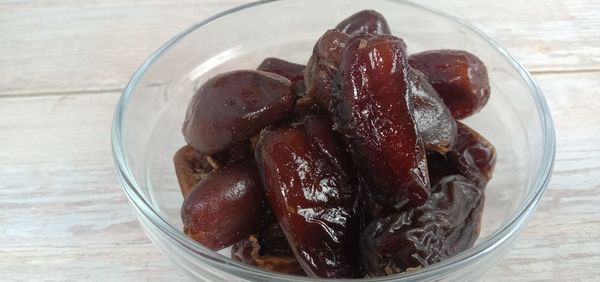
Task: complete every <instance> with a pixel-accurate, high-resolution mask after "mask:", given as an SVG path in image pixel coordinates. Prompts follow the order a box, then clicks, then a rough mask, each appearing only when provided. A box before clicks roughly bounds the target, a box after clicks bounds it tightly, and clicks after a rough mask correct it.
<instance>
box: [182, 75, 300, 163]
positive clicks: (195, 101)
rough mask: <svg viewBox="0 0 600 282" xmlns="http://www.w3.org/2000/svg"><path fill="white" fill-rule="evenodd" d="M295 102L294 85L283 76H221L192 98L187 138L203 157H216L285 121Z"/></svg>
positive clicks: (185, 126) (210, 81)
mask: <svg viewBox="0 0 600 282" xmlns="http://www.w3.org/2000/svg"><path fill="white" fill-rule="evenodd" d="M294 101H295V91H294V89H293V86H292V83H291V82H290V80H289V79H287V78H285V77H282V76H280V75H277V74H272V73H268V72H263V71H253V70H241V71H233V72H228V73H224V74H220V75H218V76H216V77H214V78H212V79H210V80H208V81H207V82H206V83H205V84H204V85H203V86H202V87H201V88H200V89H199V90H198V92H197V93H196V95H194V97H193V98H192V100H191V102H190V104H189V107H188V111H187V115H186V118H185V121H184V125H183V130H182V132H183V136H184V137H185V141H186V142H187V143H188V144H190V145H191V146H193V147H194V148H195V149H196V150H198V151H199V152H200V153H202V154H204V155H213V154H215V153H218V152H220V151H223V150H224V149H226V148H228V147H230V146H232V145H233V144H235V143H239V142H241V141H243V140H246V139H248V138H250V137H252V136H253V135H256V134H257V133H259V132H260V130H261V129H262V128H264V127H266V126H268V125H271V124H274V123H276V122H278V121H280V120H282V119H283V118H285V117H286V116H287V115H288V114H289V113H290V112H291V111H292V109H293V106H294Z"/></svg>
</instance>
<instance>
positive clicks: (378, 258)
mask: <svg viewBox="0 0 600 282" xmlns="http://www.w3.org/2000/svg"><path fill="white" fill-rule="evenodd" d="M482 205H483V190H482V189H480V188H478V187H477V186H476V185H474V184H473V183H472V182H470V181H469V180H468V179H466V178H464V177H463V176H460V175H452V176H448V177H445V178H443V179H442V180H441V181H440V182H439V183H438V184H437V185H435V186H434V187H433V189H432V194H431V197H430V198H429V200H428V201H427V202H426V203H425V204H424V205H423V206H421V207H419V208H416V209H411V210H407V211H404V212H400V213H394V214H391V215H388V216H386V217H384V218H381V219H378V220H376V221H374V222H372V223H371V224H369V225H368V226H367V227H366V228H365V230H364V231H363V233H362V235H361V245H360V246H361V253H362V256H363V259H364V265H365V268H366V270H367V273H368V274H369V275H371V276H382V275H391V274H394V273H400V272H404V271H406V270H407V269H410V268H417V267H422V266H428V265H430V264H433V263H436V262H439V261H441V260H442V259H445V258H447V257H450V256H453V255H456V254H458V253H459V252H461V251H464V250H465V249H467V248H469V247H471V246H472V245H473V243H474V242H475V240H476V239H477V236H478V235H479V228H478V226H479V221H480V220H481V208H482Z"/></svg>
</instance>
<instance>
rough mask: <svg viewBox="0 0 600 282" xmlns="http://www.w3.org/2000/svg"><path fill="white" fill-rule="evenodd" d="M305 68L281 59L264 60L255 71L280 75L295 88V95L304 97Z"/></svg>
mask: <svg viewBox="0 0 600 282" xmlns="http://www.w3.org/2000/svg"><path fill="white" fill-rule="evenodd" d="M305 69H306V66H303V65H299V64H294V63H290V62H288V61H284V60H282V59H277V58H266V59H265V60H264V61H263V62H262V63H261V64H260V65H259V66H258V68H256V70H259V71H266V72H270V73H274V74H278V75H281V76H283V77H285V78H287V79H289V80H290V81H291V82H292V84H293V85H294V87H295V90H296V95H298V96H304V94H305V93H306V86H305V85H304V70H305Z"/></svg>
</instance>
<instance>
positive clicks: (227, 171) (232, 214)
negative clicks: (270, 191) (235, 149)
mask: <svg viewBox="0 0 600 282" xmlns="http://www.w3.org/2000/svg"><path fill="white" fill-rule="evenodd" d="M181 218H182V221H183V225H184V230H185V232H186V234H187V235H188V236H190V237H192V238H193V239H194V240H196V241H198V242H200V243H202V244H203V245H205V246H207V247H208V248H211V249H213V250H220V249H222V248H225V247H228V246H230V245H232V244H234V243H236V242H238V241H240V240H242V239H244V238H247V237H248V236H249V235H250V234H253V233H256V232H258V231H260V230H261V229H262V228H263V226H264V225H265V223H267V222H269V221H271V220H272V216H271V215H270V214H269V208H268V204H267V201H266V199H265V195H264V191H263V187H262V185H261V181H260V176H259V174H258V170H257V168H256V164H255V163H254V162H252V161H246V160H242V161H238V162H236V163H233V164H229V165H227V166H225V167H222V168H219V169H215V170H214V171H213V172H211V173H210V174H209V175H208V176H206V177H205V178H204V179H203V180H202V181H201V182H200V183H198V184H197V185H196V186H195V187H194V189H193V191H192V192H191V193H190V194H189V195H188V197H187V198H186V199H185V200H184V202H183V206H182V208H181Z"/></svg>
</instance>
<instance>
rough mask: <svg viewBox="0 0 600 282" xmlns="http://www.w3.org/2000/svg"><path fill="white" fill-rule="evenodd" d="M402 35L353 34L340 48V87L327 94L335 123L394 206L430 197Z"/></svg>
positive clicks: (363, 166) (417, 203)
mask: <svg viewBox="0 0 600 282" xmlns="http://www.w3.org/2000/svg"><path fill="white" fill-rule="evenodd" d="M408 69H409V68H408V63H407V60H406V49H405V44H404V41H402V40H401V39H399V38H396V37H393V36H389V35H387V36H384V35H382V36H373V37H371V38H368V39H363V38H354V39H352V41H351V42H350V43H349V45H348V46H347V47H346V48H345V49H344V52H343V53H342V61H341V64H340V80H341V81H340V84H341V85H340V89H341V90H340V91H339V92H336V93H334V95H333V96H332V99H333V101H332V107H331V112H332V117H333V120H334V123H335V127H336V128H337V129H338V130H339V131H340V132H341V133H342V136H343V137H344V139H345V140H346V142H347V143H348V144H349V145H350V147H351V149H352V151H353V153H354V156H355V159H357V160H358V162H359V164H360V165H361V167H362V168H363V169H365V170H366V171H367V172H368V175H370V178H371V180H372V182H373V183H374V184H375V186H376V188H378V190H379V193H382V194H384V195H385V197H384V198H385V199H386V201H388V202H387V203H385V204H384V205H387V206H395V205H401V204H402V203H403V202H407V201H408V204H409V206H413V207H414V206H419V205H421V204H423V203H424V202H425V201H426V200H427V198H428V197H429V177H428V175H427V164H426V159H425V148H424V147H423V142H422V140H421V139H420V137H419V136H418V132H417V127H416V124H415V121H414V119H413V116H412V114H413V105H412V101H411V99H412V97H411V93H409V92H410V91H409V88H408V87H409V85H408V81H407V79H408V78H407V74H408Z"/></svg>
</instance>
